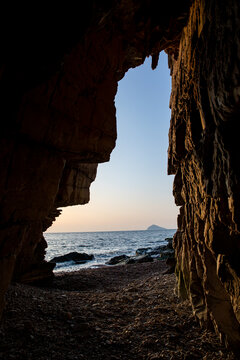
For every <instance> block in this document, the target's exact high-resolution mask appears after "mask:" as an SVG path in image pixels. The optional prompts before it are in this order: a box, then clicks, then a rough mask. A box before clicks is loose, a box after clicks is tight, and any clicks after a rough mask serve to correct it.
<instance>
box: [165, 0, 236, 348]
mask: <svg viewBox="0 0 240 360" xmlns="http://www.w3.org/2000/svg"><path fill="white" fill-rule="evenodd" d="M239 12H240V6H239V2H237V1H228V2H227V3H225V2H224V1H206V2H205V1H200V0H199V1H195V2H194V4H193V5H192V8H191V12H190V18H189V22H188V25H187V26H186V27H185V28H184V30H183V33H182V38H181V41H180V46H179V55H178V58H177V59H176V60H174V59H173V57H170V64H171V70H172V95H171V109H172V118H171V127H170V133H169V139H170V145H169V173H170V174H172V173H175V174H176V175H175V182H174V189H173V192H174V195H175V199H176V203H177V205H179V206H181V208H180V215H179V218H178V231H177V234H176V236H175V239H174V247H175V250H176V254H177V269H176V272H177V276H178V288H179V292H180V294H181V295H182V296H183V297H189V298H190V299H191V302H192V305H193V309H194V313H195V315H196V316H197V317H198V318H199V320H200V322H201V323H207V324H209V323H212V324H213V325H214V327H215V329H216V331H217V332H218V333H219V334H220V335H221V337H222V339H223V340H225V341H226V342H227V343H229V344H231V346H233V347H234V348H235V350H236V351H239V349H240V326H239V321H240V313H239V308H240V297H239V296H240V293H239V285H240V279H239V275H240V262H239V259H240V232H239V231H240V217H239V211H240V203H239V188H240V176H239V175H240V167H239V139H238V131H237V127H238V122H239V115H240V97H239V95H240V93H239V89H240V87H239V81H240V77H239V74H240V40H239V31H240V21H239V20H240V19H239V17H238V16H239Z"/></svg>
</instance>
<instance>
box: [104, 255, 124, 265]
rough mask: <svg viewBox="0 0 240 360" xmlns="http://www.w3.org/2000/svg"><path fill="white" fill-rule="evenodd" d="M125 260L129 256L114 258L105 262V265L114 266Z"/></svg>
mask: <svg viewBox="0 0 240 360" xmlns="http://www.w3.org/2000/svg"><path fill="white" fill-rule="evenodd" d="M127 259H129V256H127V255H119V256H114V257H113V258H111V259H110V260H109V261H107V262H106V264H107V265H116V264H119V263H120V262H122V261H124V260H127Z"/></svg>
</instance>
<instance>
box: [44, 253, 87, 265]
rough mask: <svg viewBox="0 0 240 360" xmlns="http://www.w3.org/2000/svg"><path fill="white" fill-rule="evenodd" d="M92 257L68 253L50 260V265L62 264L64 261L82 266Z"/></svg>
mask: <svg viewBox="0 0 240 360" xmlns="http://www.w3.org/2000/svg"><path fill="white" fill-rule="evenodd" d="M93 259H94V256H93V255H88V254H86V253H78V252H76V251H74V252H70V253H68V254H65V255H61V256H55V257H54V258H53V259H51V260H50V262H51V263H62V262H66V261H74V262H75V263H76V264H84V263H85V262H86V261H89V260H93Z"/></svg>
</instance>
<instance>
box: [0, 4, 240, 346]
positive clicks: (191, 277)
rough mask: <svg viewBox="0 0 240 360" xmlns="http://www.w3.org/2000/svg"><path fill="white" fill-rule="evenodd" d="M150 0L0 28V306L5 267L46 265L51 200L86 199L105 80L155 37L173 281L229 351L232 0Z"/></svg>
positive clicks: (106, 152)
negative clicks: (165, 130) (165, 119)
mask: <svg viewBox="0 0 240 360" xmlns="http://www.w3.org/2000/svg"><path fill="white" fill-rule="evenodd" d="M159 3H160V2H157V1H154V0H150V1H147V0H140V1H139V0H120V1H115V0H109V1H96V0H92V1H88V2H85V3H81V11H79V9H78V8H76V9H74V7H70V5H69V8H68V5H67V4H64V8H62V9H61V7H60V5H59V7H58V13H57V14H56V13H52V14H51V13H50V10H49V9H48V11H45V14H43V16H38V17H36V16H34V15H33V16H32V17H31V16H29V9H28V11H27V12H26V14H28V16H27V17H26V16H24V15H22V14H18V21H19V22H20V23H14V25H15V27H16V29H18V30H17V31H15V32H14V34H13V36H11V35H10V34H9V36H8V38H7V40H6V39H3V42H2V43H1V44H2V48H1V50H2V54H3V56H2V59H1V64H0V70H1V71H0V93H1V107H0V112H1V118H2V119H3V121H2V122H1V132H0V144H1V155H0V167H1V177H0V203H1V216H0V225H1V227H0V229H1V230H0V274H1V276H0V312H1V310H2V308H3V302H4V300H3V299H4V293H5V291H6V289H7V287H8V285H9V283H10V281H11V279H12V278H14V279H16V280H20V281H23V282H26V283H31V282H32V281H38V280H41V279H47V278H49V277H51V276H52V267H51V266H49V264H47V263H46V262H45V261H44V254H45V248H46V245H47V244H46V242H45V240H44V238H43V236H42V233H43V231H45V230H46V229H47V228H48V227H49V226H50V225H51V224H52V222H53V221H54V220H55V218H56V217H57V216H58V215H59V214H60V211H59V210H58V208H59V207H63V206H68V205H76V204H85V203H87V202H88V201H89V187H90V184H91V182H92V181H93V180H94V179H95V176H96V171H97V165H98V163H100V162H105V161H108V160H109V158H110V154H111V151H112V149H113V148H114V146H115V141H116V136H117V134H116V119H115V106H114V97H115V94H116V91H117V82H118V81H119V80H120V79H121V78H122V77H123V76H124V74H125V72H126V71H127V70H128V69H129V68H131V67H136V66H138V65H141V64H142V63H143V61H144V59H145V57H146V56H149V55H151V56H152V67H153V68H155V67H156V66H157V61H158V55H159V52H160V51H162V50H166V51H167V53H168V55H169V66H170V68H171V72H172V95H171V101H170V105H171V109H172V117H171V126H170V132H169V173H171V174H175V182H174V189H173V193H174V196H175V200H176V203H177V205H179V206H181V208H180V215H179V218H178V231H177V234H176V236H175V239H174V246H175V249H176V256H177V268H176V273H177V278H178V289H179V293H180V294H181V295H182V296H183V297H187V298H189V299H190V301H191V303H192V305H193V310H194V313H195V314H196V316H197V317H198V319H199V320H200V322H201V323H203V324H210V323H212V324H213V325H214V327H215V329H216V331H218V332H219V334H220V335H221V337H222V338H223V339H225V340H226V341H227V343H229V344H230V345H231V346H232V347H233V348H235V351H236V352H237V351H238V349H239V341H240V332H239V321H240V314H239V306H240V302H239V276H240V268H239V267H240V265H239V263H240V262H239V259H240V256H239V255H240V254H239V253H240V245H239V244H240V238H239V225H240V224H239V222H240V215H239V214H240V201H239V195H238V194H239V187H240V167H239V165H238V155H239V148H238V128H237V120H238V119H237V118H238V117H239V112H240V108H239V99H240V93H239V88H240V85H239V82H240V76H239V73H240V69H239V63H240V62H239V57H240V55H239V54H240V49H239V33H240V29H239V27H240V25H239V21H240V20H239V13H240V8H239V2H238V1H236V0H235V1H233V0H229V1H228V2H225V1H217V0H209V1H206V2H205V1H204V0H195V1H191V0H189V1H185V2H177V5H176V2H174V1H172V0H169V1H168V2H167V3H164V4H163V5H162V9H161V8H159V6H161V5H159ZM190 6H191V7H190ZM46 13H47V15H46ZM20 15H21V16H20ZM38 19H40V20H38ZM66 19H68V22H69V20H71V21H70V24H68V23H67V22H66ZM22 23H25V25H26V24H27V25H29V26H27V28H28V30H27V31H26V32H24V30H23V27H22V26H21V24H22ZM10 25H11V24H10ZM30 33H31V34H30ZM30 35H31V36H30ZM33 35H34V36H33ZM33 37H34V41H33V40H32V39H33ZM159 96H161V94H159ZM146 121H147V120H146Z"/></svg>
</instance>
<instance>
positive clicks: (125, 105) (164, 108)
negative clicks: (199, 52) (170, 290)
mask: <svg viewBox="0 0 240 360" xmlns="http://www.w3.org/2000/svg"><path fill="white" fill-rule="evenodd" d="M170 84H171V80H170V75H169V69H168V66H167V56H166V54H165V53H161V54H160V58H159V64H158V67H157V69H155V70H152V69H151V59H150V58H148V59H147V60H146V61H145V63H144V64H143V65H142V66H140V67H138V68H135V69H130V70H129V71H128V72H127V74H126V75H125V77H124V78H123V79H122V80H121V81H120V82H119V85H118V92H117V95H116V98H115V105H116V109H117V129H118V139H117V144H116V148H115V149H114V150H113V152H112V154H111V160H110V162H109V163H104V164H100V165H99V167H98V174H97V178H96V180H95V182H94V183H93V184H92V185H91V200H90V203H89V204H86V205H82V206H73V207H67V208H64V209H63V213H62V215H61V216H60V217H59V218H58V220H57V221H56V222H55V223H54V225H53V226H52V227H51V228H50V229H49V231H50V232H51V231H54V232H63V231H105V230H106V231H110V230H138V229H139V230H142V229H145V228H146V227H148V226H149V225H151V224H158V225H160V226H163V227H167V228H176V219H177V213H178V209H177V207H176V206H175V204H174V199H173V196H172V182H173V176H167V148H168V130H169V123H170V109H169V99H170Z"/></svg>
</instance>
